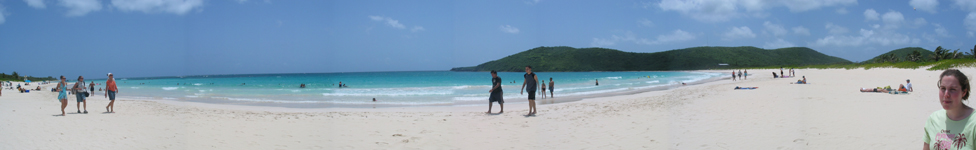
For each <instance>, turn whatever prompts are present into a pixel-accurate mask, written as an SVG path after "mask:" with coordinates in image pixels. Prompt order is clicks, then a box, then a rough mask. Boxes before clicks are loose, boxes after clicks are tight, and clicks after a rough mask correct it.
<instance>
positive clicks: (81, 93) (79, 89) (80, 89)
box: [71, 76, 88, 114]
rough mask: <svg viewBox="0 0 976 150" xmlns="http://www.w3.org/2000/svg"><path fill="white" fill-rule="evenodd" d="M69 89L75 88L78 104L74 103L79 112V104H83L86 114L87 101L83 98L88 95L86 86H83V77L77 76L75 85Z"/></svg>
mask: <svg viewBox="0 0 976 150" xmlns="http://www.w3.org/2000/svg"><path fill="white" fill-rule="evenodd" d="M71 89H73V90H75V99H77V101H78V103H77V104H78V105H76V108H77V109H78V113H79V114H80V113H81V105H82V104H84V106H85V113H86V114H87V113H88V101H86V100H85V97H87V96H88V91H87V90H88V88H85V77H82V76H78V82H75V85H74V86H73V87H72V88H71Z"/></svg>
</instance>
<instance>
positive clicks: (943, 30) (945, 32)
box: [932, 23, 952, 37]
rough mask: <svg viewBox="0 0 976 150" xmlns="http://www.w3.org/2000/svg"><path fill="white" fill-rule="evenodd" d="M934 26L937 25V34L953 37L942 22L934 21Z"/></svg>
mask: <svg viewBox="0 0 976 150" xmlns="http://www.w3.org/2000/svg"><path fill="white" fill-rule="evenodd" d="M932 26H935V35H938V36H940V37H952V35H949V31H948V30H946V28H945V27H942V25H941V24H938V23H932Z"/></svg>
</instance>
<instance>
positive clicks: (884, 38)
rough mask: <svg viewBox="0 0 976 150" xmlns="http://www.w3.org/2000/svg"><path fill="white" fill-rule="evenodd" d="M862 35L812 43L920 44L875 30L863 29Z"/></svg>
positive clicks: (915, 40) (849, 44) (844, 44)
mask: <svg viewBox="0 0 976 150" xmlns="http://www.w3.org/2000/svg"><path fill="white" fill-rule="evenodd" d="M860 33H861V34H860V35H855V36H840V35H830V36H827V37H824V38H821V39H817V41H816V42H814V43H811V45H815V46H861V45H868V44H876V45H881V46H891V45H908V44H918V42H919V40H918V39H917V38H916V39H912V38H911V37H909V36H907V35H902V34H898V33H887V32H881V33H876V32H875V31H874V30H865V29H861V31H860Z"/></svg>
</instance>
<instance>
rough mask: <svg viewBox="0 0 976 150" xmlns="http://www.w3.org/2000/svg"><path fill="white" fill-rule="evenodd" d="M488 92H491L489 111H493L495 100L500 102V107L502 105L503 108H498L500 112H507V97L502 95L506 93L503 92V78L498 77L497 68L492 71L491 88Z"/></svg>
mask: <svg viewBox="0 0 976 150" xmlns="http://www.w3.org/2000/svg"><path fill="white" fill-rule="evenodd" d="M488 93H490V95H489V96H488V112H487V113H489V114H490V113H491V103H493V102H498V107H501V109H500V110H498V113H499V114H500V113H502V112H505V99H504V98H503V97H502V95H504V93H502V78H501V77H498V72H495V70H492V71H491V90H488Z"/></svg>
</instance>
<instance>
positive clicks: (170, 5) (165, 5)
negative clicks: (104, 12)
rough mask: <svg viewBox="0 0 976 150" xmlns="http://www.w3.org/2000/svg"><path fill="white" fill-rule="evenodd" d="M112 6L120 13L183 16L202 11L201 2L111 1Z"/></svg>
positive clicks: (189, 0)
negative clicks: (162, 13)
mask: <svg viewBox="0 0 976 150" xmlns="http://www.w3.org/2000/svg"><path fill="white" fill-rule="evenodd" d="M112 6H114V7H115V8H118V9H119V10H122V11H141V12H143V13H156V12H164V13H173V14H177V15H184V14H186V13H188V12H190V11H192V10H193V9H202V8H201V7H203V0H112Z"/></svg>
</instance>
